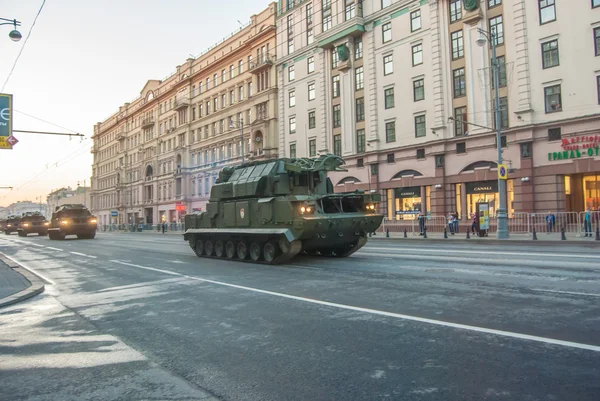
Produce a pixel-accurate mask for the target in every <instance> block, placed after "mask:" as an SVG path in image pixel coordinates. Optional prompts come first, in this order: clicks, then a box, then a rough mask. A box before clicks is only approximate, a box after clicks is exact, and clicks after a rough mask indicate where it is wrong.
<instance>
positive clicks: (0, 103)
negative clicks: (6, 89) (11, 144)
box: [0, 93, 12, 149]
mask: <svg viewBox="0 0 600 401" xmlns="http://www.w3.org/2000/svg"><path fill="white" fill-rule="evenodd" d="M11 135H12V95H9V94H7V93H0V137H9V136H11ZM2 149H10V148H2Z"/></svg>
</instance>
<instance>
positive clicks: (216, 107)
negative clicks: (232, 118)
mask: <svg viewBox="0 0 600 401" xmlns="http://www.w3.org/2000/svg"><path fill="white" fill-rule="evenodd" d="M218 108H219V98H214V99H213V111H217V110H218Z"/></svg>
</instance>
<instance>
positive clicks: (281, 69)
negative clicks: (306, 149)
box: [238, 64, 288, 157]
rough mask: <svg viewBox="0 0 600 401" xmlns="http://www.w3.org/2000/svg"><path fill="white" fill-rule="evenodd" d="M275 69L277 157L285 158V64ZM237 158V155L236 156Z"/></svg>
mask: <svg viewBox="0 0 600 401" xmlns="http://www.w3.org/2000/svg"><path fill="white" fill-rule="evenodd" d="M277 69H278V70H279V71H278V72H279V73H278V74H277V87H278V88H279V90H278V91H277V96H278V99H277V102H278V103H277V104H278V108H279V113H278V114H276V115H278V116H279V118H278V131H279V151H278V154H279V157H285V154H286V140H285V124H286V120H287V118H288V116H287V115H286V114H285V101H284V99H285V98H284V91H285V86H284V76H285V74H284V70H285V64H282V65H281V66H279V67H277ZM242 146H245V144H244V143H243V142H242ZM238 156H239V155H238Z"/></svg>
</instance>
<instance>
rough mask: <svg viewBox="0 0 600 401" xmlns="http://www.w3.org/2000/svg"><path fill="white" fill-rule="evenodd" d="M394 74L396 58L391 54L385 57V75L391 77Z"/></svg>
mask: <svg viewBox="0 0 600 401" xmlns="http://www.w3.org/2000/svg"><path fill="white" fill-rule="evenodd" d="M393 72H394V57H393V56H392V55H391V54H388V55H387V56H383V75H390V74H392V73H393Z"/></svg>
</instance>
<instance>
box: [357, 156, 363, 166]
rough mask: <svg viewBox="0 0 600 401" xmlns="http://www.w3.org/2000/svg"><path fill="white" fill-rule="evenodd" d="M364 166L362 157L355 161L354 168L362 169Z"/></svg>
mask: <svg viewBox="0 0 600 401" xmlns="http://www.w3.org/2000/svg"><path fill="white" fill-rule="evenodd" d="M364 166H365V159H363V158H362V157H359V158H358V159H356V167H364Z"/></svg>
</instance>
